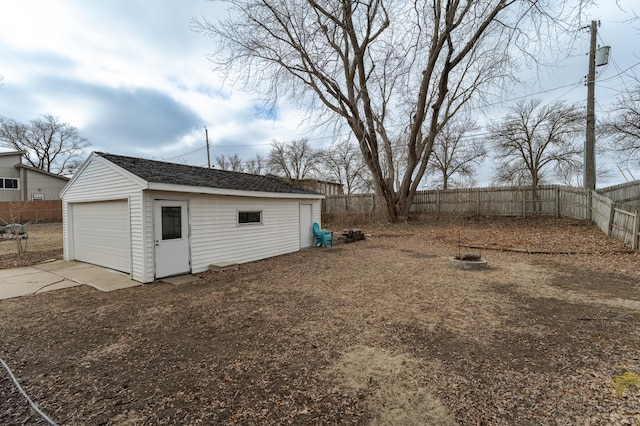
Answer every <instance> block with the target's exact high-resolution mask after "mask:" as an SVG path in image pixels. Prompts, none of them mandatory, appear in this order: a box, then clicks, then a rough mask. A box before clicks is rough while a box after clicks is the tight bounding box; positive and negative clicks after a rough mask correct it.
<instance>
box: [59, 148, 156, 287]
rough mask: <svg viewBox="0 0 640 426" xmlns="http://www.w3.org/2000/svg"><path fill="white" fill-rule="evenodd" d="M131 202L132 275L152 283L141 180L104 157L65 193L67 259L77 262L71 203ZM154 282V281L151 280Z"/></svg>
mask: <svg viewBox="0 0 640 426" xmlns="http://www.w3.org/2000/svg"><path fill="white" fill-rule="evenodd" d="M122 199H128V206H129V207H128V208H129V212H128V216H129V221H130V224H129V232H130V234H129V244H130V247H131V249H130V252H131V254H130V256H131V258H130V264H131V266H130V268H129V269H130V273H131V277H132V278H133V279H135V280H138V281H142V282H148V281H149V279H148V277H147V276H146V275H145V271H144V269H145V265H144V251H143V250H142V247H143V244H144V238H143V235H144V234H143V232H144V231H143V229H142V223H143V220H142V216H143V208H142V185H141V183H140V179H139V178H136V177H133V178H132V176H129V175H128V174H127V173H126V172H123V173H121V172H119V168H118V167H116V166H114V165H113V164H111V163H109V162H108V161H106V160H105V159H103V158H101V157H94V158H93V159H92V160H91V161H90V162H89V163H88V164H86V165H85V166H84V167H83V169H82V171H81V173H80V174H79V175H78V176H76V177H75V179H73V180H72V181H71V184H70V185H68V186H67V187H66V188H65V190H64V192H63V202H62V213H63V218H64V219H63V221H64V226H63V228H64V234H63V245H64V259H65V260H73V259H75V257H74V253H75V251H74V247H73V239H72V238H70V237H69V236H70V235H71V233H72V232H73V211H71V210H70V209H69V204H70V203H76V202H91V201H113V200H122ZM151 281H153V278H151Z"/></svg>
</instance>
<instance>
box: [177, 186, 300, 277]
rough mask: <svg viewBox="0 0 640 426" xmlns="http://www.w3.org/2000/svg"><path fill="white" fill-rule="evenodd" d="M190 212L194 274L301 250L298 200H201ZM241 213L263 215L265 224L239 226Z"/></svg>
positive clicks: (230, 198)
mask: <svg viewBox="0 0 640 426" xmlns="http://www.w3.org/2000/svg"><path fill="white" fill-rule="evenodd" d="M190 208H191V235H192V237H191V247H192V249H191V250H192V251H191V255H192V269H193V272H201V271H204V270H207V269H208V267H209V264H211V263H216V262H236V263H246V262H251V261H254V260H259V259H264V258H267V257H272V256H277V255H281V254H285V253H291V252H295V251H298V250H299V249H300V232H299V228H298V223H299V220H300V217H299V214H300V213H299V212H300V207H299V200H297V199H294V200H288V199H282V200H281V199H269V198H244V197H197V198H194V199H193V201H192V203H191V206H190ZM238 211H260V212H262V223H261V224H238Z"/></svg>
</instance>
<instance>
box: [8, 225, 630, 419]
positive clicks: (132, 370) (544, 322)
mask: <svg viewBox="0 0 640 426" xmlns="http://www.w3.org/2000/svg"><path fill="white" fill-rule="evenodd" d="M429 219H430V218H423V219H422V220H421V221H414V222H410V223H409V224H407V225H385V224H380V223H377V224H376V223H369V224H366V225H359V224H354V223H343V224H337V223H333V224H324V225H323V227H330V228H333V229H334V230H340V229H341V228H343V227H344V228H347V227H359V228H362V229H363V230H364V231H365V233H366V234H368V238H367V239H366V240H365V241H361V242H356V243H353V244H345V245H339V246H336V247H335V248H333V249H313V250H303V251H301V252H297V253H292V254H290V255H285V256H278V257H275V258H272V259H267V260H264V261H259V262H253V263H250V264H244V265H240V267H239V269H238V270H236V271H224V272H221V273H213V272H207V273H203V274H201V278H202V279H201V280H200V281H199V282H197V283H193V284H188V285H183V286H173V285H169V284H163V283H156V284H154V285H149V286H141V287H135V288H131V289H125V290H121V291H118V292H113V293H100V292H97V291H95V290H92V289H85V288H82V287H79V288H73V289H67V290H60V291H56V292H51V293H46V294H42V295H38V296H34V297H30V298H20V299H14V300H7V301H3V302H0V322H1V323H2V324H3V328H2V339H1V340H0V356H2V357H3V358H4V359H6V360H7V361H8V362H9V364H10V365H12V366H17V373H18V374H19V375H20V377H21V378H23V381H24V383H23V384H24V386H26V388H27V390H28V391H30V392H32V394H33V396H34V398H36V400H37V401H38V402H39V403H40V406H41V407H42V408H44V409H45V411H46V412H48V413H51V414H53V415H54V419H56V420H58V421H59V422H60V423H64V424H99V423H107V424H108V423H112V424H142V425H145V424H175V423H183V424H258V423H265V424H287V423H292V424H399V423H400V424H442V425H449V424H498V425H513V424H549V425H554V424H591V425H608V424H633V423H632V422H633V421H636V422H637V421H638V420H639V419H640V417H639V416H640V411H639V410H638V407H639V406H640V392H639V391H638V389H637V388H636V387H635V386H630V387H628V388H626V389H625V391H624V394H623V395H622V396H621V397H617V396H616V393H615V383H614V377H616V376H622V375H623V373H624V371H630V372H633V373H634V374H638V372H640V360H638V355H637V354H638V348H639V347H640V331H639V330H640V327H638V325H639V324H638V321H640V287H639V285H638V278H639V275H638V271H639V270H640V268H639V266H640V263H639V262H638V257H637V256H636V254H626V253H621V252H620V251H621V250H623V249H625V248H624V247H623V246H621V245H620V244H618V243H617V242H615V241H612V240H610V239H608V238H607V237H606V236H604V235H603V234H602V233H601V232H600V231H599V230H598V229H596V228H595V227H593V226H590V225H588V224H583V223H578V222H575V221H570V220H564V219H562V220H555V219H534V220H529V221H522V220H515V219H487V218H478V219H464V220H443V219H438V220H429ZM462 239H464V241H465V242H468V243H473V244H479V245H484V244H487V245H489V244H493V245H496V246H502V247H522V246H526V247H532V248H533V247H544V248H546V249H549V250H566V249H568V248H579V249H580V250H581V251H593V252H594V253H596V251H597V254H592V255H586V254H585V255H529V254H524V253H514V252H506V251H497V250H495V251H494V250H483V251H482V252H481V253H482V255H483V257H485V258H486V259H487V260H488V261H489V268H488V269H487V270H484V271H461V270H457V269H452V268H450V267H449V265H448V257H449V256H451V255H453V254H455V253H456V251H457V250H458V242H459V241H460V240H462ZM601 253H607V254H606V255H603V254H601ZM621 265H624V267H621ZM623 368H624V369H623ZM625 369H626V370H625ZM3 386H5V387H3ZM3 392H4V393H3ZM21 407H22V405H21V402H20V399H19V398H18V397H17V396H15V395H14V394H13V393H11V392H10V391H9V385H8V384H7V383H5V382H3V381H2V379H1V378H0V422H2V421H5V422H8V423H10V422H11V421H14V420H15V421H24V419H25V418H28V415H25V411H24V409H23V408H21ZM624 422H627V423H624Z"/></svg>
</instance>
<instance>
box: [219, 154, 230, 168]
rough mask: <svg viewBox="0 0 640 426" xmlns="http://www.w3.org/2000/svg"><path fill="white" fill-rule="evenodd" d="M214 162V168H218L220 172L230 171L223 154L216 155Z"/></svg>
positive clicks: (227, 161)
mask: <svg viewBox="0 0 640 426" xmlns="http://www.w3.org/2000/svg"><path fill="white" fill-rule="evenodd" d="M215 160H216V163H215V164H216V166H218V168H219V169H220V170H230V169H231V164H229V160H228V159H227V156H226V155H224V154H220V155H216V156H215Z"/></svg>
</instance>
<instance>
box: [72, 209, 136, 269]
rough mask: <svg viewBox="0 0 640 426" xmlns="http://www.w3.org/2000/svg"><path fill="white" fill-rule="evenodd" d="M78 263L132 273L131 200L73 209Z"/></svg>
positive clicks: (74, 249) (73, 234) (75, 248)
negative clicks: (129, 206)
mask: <svg viewBox="0 0 640 426" xmlns="http://www.w3.org/2000/svg"><path fill="white" fill-rule="evenodd" d="M71 208H72V210H71V211H72V215H73V216H72V218H73V219H72V220H73V225H72V226H73V233H72V237H73V251H74V255H75V259H76V260H79V261H81V262H87V263H93V264H95V265H100V266H105V267H107V268H111V269H115V270H118V271H122V272H128V273H129V272H131V261H130V258H131V249H130V247H131V244H130V242H129V208H128V202H127V200H117V201H101V202H99V203H75V204H72V205H71Z"/></svg>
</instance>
